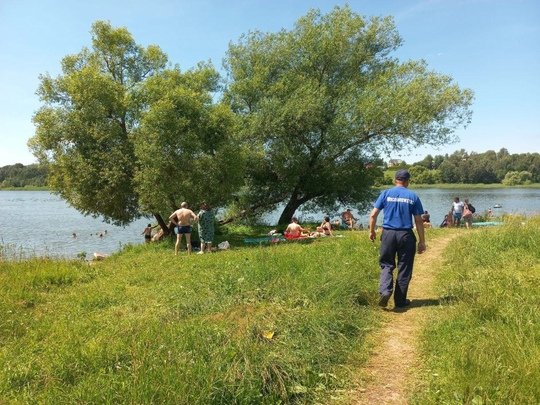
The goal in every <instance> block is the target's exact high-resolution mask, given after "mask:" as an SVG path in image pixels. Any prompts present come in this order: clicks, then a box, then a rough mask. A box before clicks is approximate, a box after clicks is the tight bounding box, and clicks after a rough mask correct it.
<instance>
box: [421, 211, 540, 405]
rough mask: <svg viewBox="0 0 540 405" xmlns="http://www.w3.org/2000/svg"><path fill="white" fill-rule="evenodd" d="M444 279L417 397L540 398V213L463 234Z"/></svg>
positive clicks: (466, 400) (424, 400)
mask: <svg viewBox="0 0 540 405" xmlns="http://www.w3.org/2000/svg"><path fill="white" fill-rule="evenodd" d="M439 284H440V292H441V296H442V297H446V299H445V301H446V306H447V311H445V312H444V314H443V316H442V317H441V318H439V319H434V320H433V321H432V322H431V323H430V327H429V328H428V329H427V330H426V331H425V333H424V335H423V339H424V347H423V348H424V356H425V364H426V370H425V371H426V372H425V374H424V375H425V376H428V377H427V378H426V380H425V381H424V384H422V385H420V386H421V389H419V391H418V392H417V395H416V396H415V400H414V401H413V403H417V404H435V403H436V404H538V403H540V310H539V302H540V290H539V288H538V285H539V284H540V217H537V218H535V219H532V220H528V221H527V222H526V223H525V222H522V220H520V219H519V218H517V219H515V220H514V221H513V222H511V223H509V224H508V225H505V226H504V227H500V228H497V229H485V230H482V231H479V232H475V233H473V234H470V235H467V236H466V237H464V238H460V239H459V240H458V241H456V243H455V245H454V246H453V247H452V249H450V250H448V251H447V252H446V262H445V266H444V268H443V269H441V271H440V280H439Z"/></svg>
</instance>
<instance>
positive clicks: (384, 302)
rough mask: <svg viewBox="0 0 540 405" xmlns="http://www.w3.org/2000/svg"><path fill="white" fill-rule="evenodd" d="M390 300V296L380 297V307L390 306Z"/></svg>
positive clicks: (382, 295)
mask: <svg viewBox="0 0 540 405" xmlns="http://www.w3.org/2000/svg"><path fill="white" fill-rule="evenodd" d="M388 300H390V294H388V295H384V294H381V296H380V297H379V306H380V307H386V306H387V305H388Z"/></svg>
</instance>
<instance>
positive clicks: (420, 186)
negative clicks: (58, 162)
mask: <svg viewBox="0 0 540 405" xmlns="http://www.w3.org/2000/svg"><path fill="white" fill-rule="evenodd" d="M388 187H392V185H390V184H386V185H382V186H373V187H372V189H373V190H382V189H385V188H388ZM409 188H410V189H412V190H414V189H426V188H440V189H446V190H453V189H468V190H473V189H485V190H489V189H498V188H508V189H513V188H532V189H538V188H540V183H531V184H519V185H515V186H507V185H504V184H501V183H490V184H484V183H476V184H469V183H436V184H414V183H411V184H410V185H409ZM0 191H49V192H55V191H54V190H51V189H50V188H49V187H46V186H25V187H0Z"/></svg>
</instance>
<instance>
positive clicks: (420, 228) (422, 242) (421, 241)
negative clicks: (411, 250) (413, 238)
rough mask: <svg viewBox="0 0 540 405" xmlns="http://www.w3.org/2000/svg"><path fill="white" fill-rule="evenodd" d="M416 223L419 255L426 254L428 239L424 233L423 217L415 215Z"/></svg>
mask: <svg viewBox="0 0 540 405" xmlns="http://www.w3.org/2000/svg"><path fill="white" fill-rule="evenodd" d="M414 223H415V225H416V232H417V233H418V246H417V251H418V253H420V254H421V253H424V252H425V251H426V237H425V233H424V224H423V223H422V216H421V215H415V216H414Z"/></svg>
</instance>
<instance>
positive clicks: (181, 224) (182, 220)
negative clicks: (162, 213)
mask: <svg viewBox="0 0 540 405" xmlns="http://www.w3.org/2000/svg"><path fill="white" fill-rule="evenodd" d="M169 219H170V220H171V221H172V222H173V224H175V225H176V228H175V230H174V231H175V232H176V244H175V245H174V255H175V256H176V255H178V249H180V241H181V240H182V235H186V245H187V251H188V254H190V253H191V224H192V223H193V222H194V221H196V220H197V215H195V213H194V212H193V211H191V210H190V209H189V208H188V204H187V202H183V203H182V204H180V209H177V210H176V211H174V212H173V213H172V214H171V216H170V217H169Z"/></svg>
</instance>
